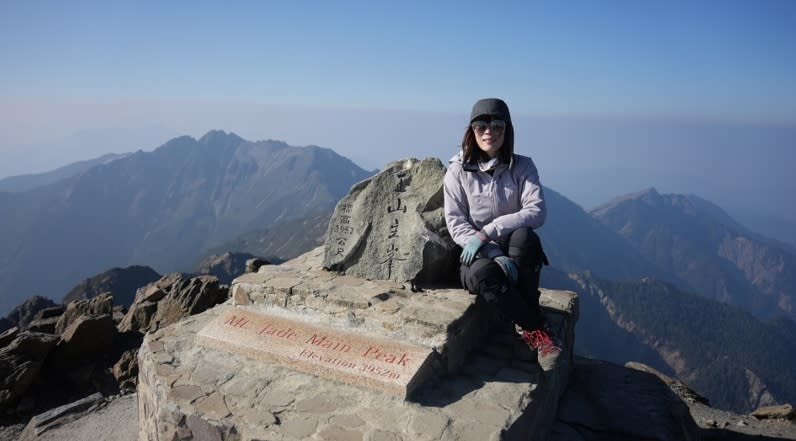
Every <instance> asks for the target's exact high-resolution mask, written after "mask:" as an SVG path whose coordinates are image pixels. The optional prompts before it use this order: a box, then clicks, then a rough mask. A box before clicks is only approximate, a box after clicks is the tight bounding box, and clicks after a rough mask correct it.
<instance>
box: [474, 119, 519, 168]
mask: <svg viewBox="0 0 796 441" xmlns="http://www.w3.org/2000/svg"><path fill="white" fill-rule="evenodd" d="M462 150H463V153H462V160H463V161H464V162H476V161H478V160H482V161H486V160H488V159H489V156H487V154H486V153H484V151H483V150H481V149H480V148H478V141H476V139H475V133H474V132H473V128H472V126H467V130H465V131H464V137H463V138H462ZM513 155H514V125H512V124H511V121H507V122H506V129H505V132H504V133H503V146H502V147H500V152H498V159H500V162H503V163H505V164H509V163H510V162H511V158H512V156H513Z"/></svg>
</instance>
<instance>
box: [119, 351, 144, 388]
mask: <svg viewBox="0 0 796 441" xmlns="http://www.w3.org/2000/svg"><path fill="white" fill-rule="evenodd" d="M137 357H138V349H131V350H129V351H125V352H124V353H123V354H122V356H121V358H119V361H117V362H116V364H114V365H113V378H115V379H116V382H117V383H118V384H119V390H120V391H121V392H122V393H131V392H135V386H136V378H137V377H138V358H137Z"/></svg>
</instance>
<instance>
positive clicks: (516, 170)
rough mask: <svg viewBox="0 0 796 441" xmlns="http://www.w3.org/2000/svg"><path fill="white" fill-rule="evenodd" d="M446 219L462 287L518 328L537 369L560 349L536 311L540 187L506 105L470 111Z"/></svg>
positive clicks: (452, 171)
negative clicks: (519, 151) (520, 151)
mask: <svg viewBox="0 0 796 441" xmlns="http://www.w3.org/2000/svg"><path fill="white" fill-rule="evenodd" d="M444 190H445V221H446V222H447V224H448V231H449V232H450V234H451V236H452V237H453V240H454V241H455V242H456V243H457V244H458V245H459V246H461V247H462V249H463V250H462V254H461V259H460V260H461V268H460V275H461V280H462V285H463V286H464V287H465V288H466V289H467V290H468V291H470V292H471V293H473V294H477V295H480V296H481V297H483V298H484V300H486V301H487V302H488V303H490V304H493V305H495V306H496V307H497V308H498V309H499V311H500V312H501V313H502V314H503V315H504V316H506V317H508V318H510V319H511V320H512V321H513V322H514V324H515V325H516V326H518V327H519V328H520V329H521V333H520V336H521V338H522V340H523V341H525V342H526V343H527V344H528V345H529V346H530V347H531V348H532V349H533V350H535V351H537V360H538V362H539V364H540V365H541V367H542V369H543V370H545V371H548V370H550V369H553V368H554V366H555V364H556V361H557V359H558V355H559V354H560V352H561V349H560V348H559V347H558V345H556V343H555V342H554V341H553V339H552V338H551V336H550V333H549V331H547V330H546V327H545V323H544V317H543V316H542V311H541V309H540V307H539V289H538V288H539V273H540V271H541V268H542V265H543V264H547V258H546V257H545V255H544V252H543V251H542V246H541V243H540V241H539V237H538V236H537V235H536V233H534V232H533V229H535V228H539V227H541V226H542V224H543V223H544V220H545V216H546V209H545V203H544V195H543V193H542V185H541V184H540V183H539V174H538V172H537V171H536V166H535V165H534V164H533V161H532V160H531V158H528V157H526V156H521V155H515V154H514V127H513V125H512V124H511V115H510V114H509V108H508V106H507V105H506V103H505V102H503V100H500V99H497V98H487V99H482V100H479V101H478V102H476V103H475V105H473V109H472V112H471V114H470V125H469V126H468V127H467V130H466V131H465V133H464V138H463V140H462V151H461V152H459V153H458V154H457V155H456V156H454V157H453V158H452V159H451V161H450V165H449V167H448V171H447V173H446V174H445V184H444Z"/></svg>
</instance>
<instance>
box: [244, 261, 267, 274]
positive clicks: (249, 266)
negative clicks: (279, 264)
mask: <svg viewBox="0 0 796 441" xmlns="http://www.w3.org/2000/svg"><path fill="white" fill-rule="evenodd" d="M270 264H271V263H270V262H268V261H267V260H265V259H259V258H253V259H249V260H247V261H246V272H247V273H256V272H257V270H259V269H260V267H261V266H263V265H270Z"/></svg>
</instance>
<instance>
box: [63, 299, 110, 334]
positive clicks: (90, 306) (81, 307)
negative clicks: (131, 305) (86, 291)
mask: <svg viewBox="0 0 796 441" xmlns="http://www.w3.org/2000/svg"><path fill="white" fill-rule="evenodd" d="M104 314H113V297H112V296H111V294H110V293H109V292H106V293H102V294H100V295H98V296H96V297H93V298H90V299H84V300H75V301H72V302H69V304H68V305H66V310H65V311H64V313H63V314H62V315H61V317H60V318H59V319H58V323H57V324H56V325H55V332H56V333H58V334H63V333H64V331H66V329H67V328H68V327H69V325H70V324H72V323H73V322H74V321H75V320H76V319H77V318H78V317H80V316H81V315H104Z"/></svg>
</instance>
